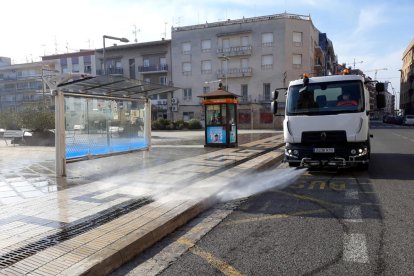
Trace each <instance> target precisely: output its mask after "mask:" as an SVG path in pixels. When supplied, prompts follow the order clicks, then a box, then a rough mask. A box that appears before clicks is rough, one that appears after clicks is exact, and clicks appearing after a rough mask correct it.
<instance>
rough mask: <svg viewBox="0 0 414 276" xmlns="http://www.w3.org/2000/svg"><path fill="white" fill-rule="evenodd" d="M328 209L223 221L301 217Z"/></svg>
mask: <svg viewBox="0 0 414 276" xmlns="http://www.w3.org/2000/svg"><path fill="white" fill-rule="evenodd" d="M328 211H329V210H327V209H316V210H309V211H301V212H295V213H289V214H275V215H270V216H263V217H254V218H248V219H240V220H234V221H229V222H226V223H223V224H222V225H231V224H241V223H248V222H254V221H263V220H270V219H281V218H289V217H299V216H306V215H312V214H319V213H325V212H328Z"/></svg>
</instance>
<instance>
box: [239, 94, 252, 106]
mask: <svg viewBox="0 0 414 276" xmlns="http://www.w3.org/2000/svg"><path fill="white" fill-rule="evenodd" d="M238 100H239V102H240V103H242V104H243V103H252V102H253V100H252V95H247V96H245V97H243V96H242V97H240V98H239V99H238Z"/></svg>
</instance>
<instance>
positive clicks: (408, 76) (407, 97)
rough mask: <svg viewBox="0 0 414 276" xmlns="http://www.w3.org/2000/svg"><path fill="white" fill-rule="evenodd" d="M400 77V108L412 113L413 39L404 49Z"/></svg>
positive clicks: (413, 101) (405, 112)
mask: <svg viewBox="0 0 414 276" xmlns="http://www.w3.org/2000/svg"><path fill="white" fill-rule="evenodd" d="M402 61H403V65H402V69H401V79H400V109H402V110H404V114H414V95H413V94H414V93H413V89H414V39H413V40H412V41H411V43H410V44H409V45H408V47H407V48H406V49H405V51H404V53H403V57H402Z"/></svg>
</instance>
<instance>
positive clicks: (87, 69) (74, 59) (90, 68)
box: [42, 50, 96, 75]
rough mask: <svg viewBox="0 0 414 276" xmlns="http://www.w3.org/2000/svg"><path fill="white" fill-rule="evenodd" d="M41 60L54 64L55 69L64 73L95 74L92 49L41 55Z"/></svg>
mask: <svg viewBox="0 0 414 276" xmlns="http://www.w3.org/2000/svg"><path fill="white" fill-rule="evenodd" d="M42 60H43V61H50V62H54V63H55V64H56V70H57V71H59V72H60V73H61V74H64V73H86V74H91V75H96V60H95V51H94V50H80V51H79V52H73V53H65V54H56V55H49V56H43V57H42Z"/></svg>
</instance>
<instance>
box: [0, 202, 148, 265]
mask: <svg viewBox="0 0 414 276" xmlns="http://www.w3.org/2000/svg"><path fill="white" fill-rule="evenodd" d="M151 202H153V200H152V199H151V198H149V197H143V198H140V199H132V200H128V201H126V202H124V203H121V204H119V205H116V206H114V207H112V208H110V209H108V210H104V211H101V212H98V213H96V214H95V215H92V216H88V217H85V218H83V219H80V220H77V221H75V222H72V223H68V224H67V225H65V226H64V227H62V228H61V231H59V232H58V233H56V234H52V235H49V236H47V237H45V238H42V239H40V240H38V241H36V242H32V243H30V244H28V245H25V246H22V247H20V248H18V249H16V250H13V251H10V252H8V253H6V254H3V255H0V269H2V268H6V267H8V266H11V265H13V264H15V263H17V262H19V261H21V260H23V259H25V258H27V257H30V256H32V255H34V254H36V253H39V252H40V251H42V250H45V249H47V248H49V247H51V246H54V245H56V244H58V243H60V242H63V241H66V240H68V239H71V238H74V237H76V236H78V235H80V234H83V233H85V232H87V231H89V230H92V229H94V228H96V227H98V226H100V225H103V224H105V223H107V222H110V221H112V220H114V219H116V218H118V217H120V216H122V215H124V214H127V213H129V212H132V211H134V210H136V209H138V208H140V207H142V206H144V205H147V204H149V203H151Z"/></svg>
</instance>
